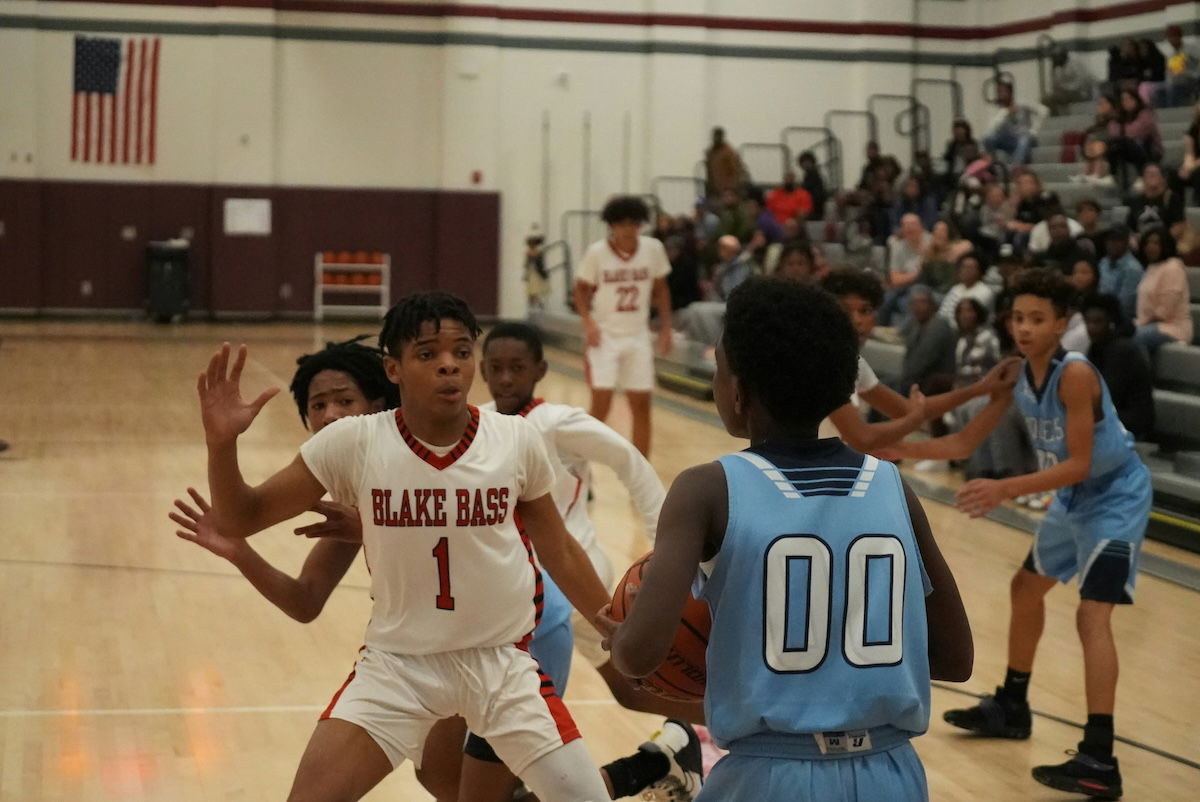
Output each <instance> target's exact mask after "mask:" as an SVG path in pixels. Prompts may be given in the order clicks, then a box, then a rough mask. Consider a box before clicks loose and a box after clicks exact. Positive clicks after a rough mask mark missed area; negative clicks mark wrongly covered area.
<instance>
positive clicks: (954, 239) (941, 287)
mask: <svg viewBox="0 0 1200 802" xmlns="http://www.w3.org/2000/svg"><path fill="white" fill-rule="evenodd" d="M972 247H973V246H972V245H971V243H970V242H969V241H967V240H965V239H963V238H962V237H960V236H959V235H958V231H956V230H955V229H954V228H953V226H951V225H950V223H949V222H947V221H945V220H939V221H937V223H935V224H934V226H933V232H932V233H931V235H930V237H929V242H928V243H927V244H926V245H925V249H924V252H923V253H922V256H921V283H922V284H925V285H926V286H928V287H930V288H932V289H933V291H934V292H935V293H936V294H937V296H938V297H939V298H940V297H941V296H943V295H945V294H946V293H947V292H949V290H950V288H951V287H953V286H954V282H955V280H956V279H957V273H958V268H957V264H958V260H959V259H960V258H961V257H962V256H963V254H966V253H970V251H971V248H972Z"/></svg>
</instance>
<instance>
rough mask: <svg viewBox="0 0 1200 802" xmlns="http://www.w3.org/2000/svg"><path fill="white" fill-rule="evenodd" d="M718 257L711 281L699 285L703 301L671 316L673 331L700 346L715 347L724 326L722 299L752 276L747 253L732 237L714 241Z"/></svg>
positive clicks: (725, 236)
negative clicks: (681, 333) (678, 332)
mask: <svg viewBox="0 0 1200 802" xmlns="http://www.w3.org/2000/svg"><path fill="white" fill-rule="evenodd" d="M717 255H718V262H717V264H716V266H715V267H714V268H713V273H712V277H711V279H710V280H708V281H703V282H701V289H702V292H703V296H704V300H701V301H695V302H693V303H690V304H688V305H687V306H686V307H684V308H683V309H680V310H679V312H678V314H676V315H673V316H672V326H674V328H675V330H676V331H680V332H683V334H684V335H686V336H687V338H688V339H689V340H692V341H693V342H697V343H702V344H703V345H716V343H717V338H718V337H720V335H721V328H722V326H723V325H724V319H725V299H726V298H728V297H729V293H731V292H733V290H734V288H736V287H737V286H738V285H739V284H741V283H742V282H743V281H745V280H746V279H747V278H749V277H750V275H751V274H752V273H753V272H754V263H753V262H752V261H750V252H749V250H748V249H743V247H742V244H741V243H740V242H738V239H737V237H735V236H733V235H732V234H726V235H724V236H723V237H721V238H720V239H718V240H717Z"/></svg>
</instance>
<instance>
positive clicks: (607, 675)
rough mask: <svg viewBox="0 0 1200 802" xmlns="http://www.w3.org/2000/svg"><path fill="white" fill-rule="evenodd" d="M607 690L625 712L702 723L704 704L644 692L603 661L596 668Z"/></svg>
mask: <svg viewBox="0 0 1200 802" xmlns="http://www.w3.org/2000/svg"><path fill="white" fill-rule="evenodd" d="M596 671H597V672H598V673H599V674H600V676H601V678H602V679H603V680H604V682H605V684H607V685H608V690H609V691H610V692H611V693H612V695H613V698H614V699H616V700H617V703H618V704H620V705H621V707H623V708H625V709H626V710H636V711H637V712H639V713H650V714H652V715H656V716H662V717H663V718H675V719H679V720H681V721H686V722H688V723H689V724H703V723H704V702H703V701H700V700H697V701H695V702H681V701H676V700H674V699H668V698H666V697H665V696H659V695H658V694H656V693H651V692H650V691H644V690H642V689H641V688H638V687H637V686H635V685H634V684H633V683H632V682H630V681H629V679H628V678H627V677H626V676H625V675H624V674H622V673H621V672H620V671H617V669H615V668H614V667H613V664H612V662H611V661H607V660H606V661H605V662H603V663H601V664H600V665H598V666H596Z"/></svg>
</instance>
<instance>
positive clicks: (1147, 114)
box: [1106, 89, 1163, 176]
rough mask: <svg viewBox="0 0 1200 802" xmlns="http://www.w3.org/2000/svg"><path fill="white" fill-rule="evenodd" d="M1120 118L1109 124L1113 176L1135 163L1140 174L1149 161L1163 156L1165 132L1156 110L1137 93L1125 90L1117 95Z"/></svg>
mask: <svg viewBox="0 0 1200 802" xmlns="http://www.w3.org/2000/svg"><path fill="white" fill-rule="evenodd" d="M1118 104H1119V108H1118V109H1117V118H1116V120H1113V121H1111V122H1109V124H1108V145H1107V153H1106V155H1107V158H1108V166H1109V170H1110V172H1111V173H1112V174H1113V175H1118V176H1119V175H1121V165H1123V164H1132V165H1133V166H1134V167H1135V168H1137V171H1138V172H1139V173H1140V172H1141V171H1142V168H1144V167H1145V166H1146V163H1147V162H1156V161H1159V160H1160V159H1161V158H1162V153H1163V149H1162V134H1160V133H1159V130H1158V119H1157V118H1156V117H1155V116H1154V110H1153V109H1151V108H1150V107H1149V106H1147V105H1146V104H1145V103H1144V102H1142V99H1141V97H1140V96H1139V95H1138V93H1137V92H1134V91H1133V90H1131V89H1122V90H1121V94H1120V96H1119V97H1118Z"/></svg>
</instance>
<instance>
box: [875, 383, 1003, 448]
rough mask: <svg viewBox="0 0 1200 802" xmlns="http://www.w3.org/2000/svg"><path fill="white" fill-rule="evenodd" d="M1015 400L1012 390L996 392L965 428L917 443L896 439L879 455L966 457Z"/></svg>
mask: <svg viewBox="0 0 1200 802" xmlns="http://www.w3.org/2000/svg"><path fill="white" fill-rule="evenodd" d="M1011 404H1012V392H1011V391H1007V390H1005V391H1001V392H999V393H994V394H993V395H992V400H991V402H990V403H989V404H988V405H987V406H986V407H984V408H983V409H982V410H981V411H980V412H979V414H978V415H976V416H975V417H974V418H972V419H971V421H970V423H968V424H967V425H966V426H964V427H963V428H962V429H961V430H959V431H957V432H955V433H953V434H948V435H946V436H945V437H935V438H932V439H930V440H922V441H920V442H915V443H896V444H895V445H892V446H888V447H887V448H886V449H884V450H883V451H881V452H880V453H879V454H877V456H879V457H883V458H884V459H891V460H896V459H966V458H967V457H969V456H971V455H972V454H973V453H975V449H977V448H979V444H980V443H982V442H983V441H984V440H985V439H987V436H988V435H989V434H991V433H992V430H993V429H995V428H996V427H997V426H998V425H999V424H1000V421H1001V420H1002V419H1003V418H1004V414H1005V413H1006V412H1008V407H1009V406H1010V405H1011Z"/></svg>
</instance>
